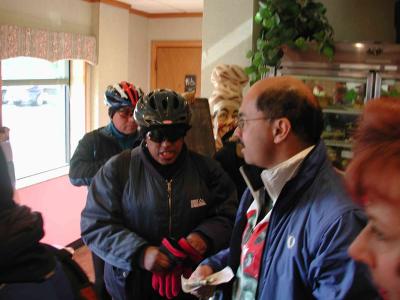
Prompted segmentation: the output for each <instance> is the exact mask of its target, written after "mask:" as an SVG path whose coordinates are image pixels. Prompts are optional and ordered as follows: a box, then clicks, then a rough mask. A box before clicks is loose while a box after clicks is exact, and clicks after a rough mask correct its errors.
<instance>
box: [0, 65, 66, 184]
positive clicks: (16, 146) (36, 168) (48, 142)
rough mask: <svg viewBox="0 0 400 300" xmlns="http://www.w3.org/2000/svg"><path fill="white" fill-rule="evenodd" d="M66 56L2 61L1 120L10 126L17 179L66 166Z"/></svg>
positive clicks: (4, 124)
mask: <svg viewBox="0 0 400 300" xmlns="http://www.w3.org/2000/svg"><path fill="white" fill-rule="evenodd" d="M69 65H70V64H69V62H68V61H65V60H63V61H57V62H54V63H52V62H49V61H47V60H43V59H37V58H28V57H17V58H10V59H5V60H2V61H1V75H2V76H1V77H2V96H3V97H2V99H3V100H2V104H1V105H2V120H3V126H7V127H8V128H10V142H11V146H12V151H13V160H14V167H15V175H16V179H17V187H18V180H21V179H24V178H28V177H31V176H34V175H38V174H43V173H45V172H48V171H51V170H57V169H60V168H63V167H66V166H67V165H68V163H69V159H70V130H69V128H70V111H69V107H70V103H69V94H70V93H69V90H70V89H69V82H70V76H69V74H70V72H69Z"/></svg>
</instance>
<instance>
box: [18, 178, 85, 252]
mask: <svg viewBox="0 0 400 300" xmlns="http://www.w3.org/2000/svg"><path fill="white" fill-rule="evenodd" d="M86 194H87V188H86V187H79V188H78V187H75V186H73V185H71V183H70V182H69V178H68V176H62V177H58V178H55V179H52V180H48V181H45V182H42V183H39V184H35V185H32V186H29V187H26V188H21V189H18V190H17V192H16V200H17V202H18V203H19V204H21V205H26V206H29V207H30V208H32V210H33V211H38V212H40V213H42V216H43V220H44V229H45V236H44V238H43V239H42V242H44V243H48V244H52V245H58V246H65V245H67V244H69V243H71V242H73V241H75V240H77V239H79V238H80V228H79V222H80V216H81V211H82V209H83V207H84V205H85V203H86Z"/></svg>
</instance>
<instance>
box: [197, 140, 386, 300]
mask: <svg viewBox="0 0 400 300" xmlns="http://www.w3.org/2000/svg"><path fill="white" fill-rule="evenodd" d="M252 201H253V199H252V196H251V194H250V192H249V190H248V189H247V190H246V192H245V193H244V194H243V197H242V200H241V204H240V207H239V210H238V213H237V216H236V223H235V227H234V229H233V233H232V239H231V243H230V248H229V249H226V250H223V251H221V252H219V253H218V254H217V255H215V256H213V257H211V258H209V259H208V260H206V261H205V262H203V263H202V264H209V265H211V266H212V267H213V269H214V270H220V269H222V268H223V267H225V266H226V265H230V266H231V268H232V269H233V270H234V271H236V270H237V268H238V266H239V261H240V249H241V237H242V232H243V229H244V226H245V225H246V211H247V209H248V207H249V206H250V204H251V203H252ZM365 224H366V217H365V215H364V213H363V212H362V211H361V210H360V209H359V208H358V207H357V206H356V205H355V204H354V203H353V202H352V201H351V200H350V199H349V197H348V195H347V194H346V192H345V189H344V187H343V183H342V178H340V177H339V175H338V174H337V173H336V171H335V170H334V169H333V168H332V166H331V163H330V162H329V161H328V159H327V157H326V148H325V146H324V144H323V142H320V143H319V144H318V145H317V146H316V147H315V148H314V149H313V151H312V152H311V153H310V154H309V155H308V156H307V157H306V159H305V160H304V161H303V163H302V165H301V167H300V170H299V172H298V174H297V175H296V176H295V177H294V178H293V179H291V180H290V181H288V182H287V183H286V185H285V186H284V188H283V190H282V192H281V194H280V195H279V198H278V200H277V202H276V204H275V206H274V208H273V211H272V214H271V218H270V223H269V226H268V232H267V236H266V240H265V242H266V244H265V247H264V253H263V259H262V267H261V271H260V278H259V282H258V290H257V299H268V300H273V299H285V300H287V299H302V300H303V299H315V298H316V299H324V300H325V299H379V296H378V293H377V292H376V290H375V288H374V286H373V284H372V282H371V279H370V276H369V273H368V271H367V268H366V267H365V266H364V265H361V264H359V263H356V262H355V261H353V260H352V259H351V258H350V257H349V255H348V254H347V249H348V247H349V245H350V244H351V242H352V241H353V240H354V238H355V237H356V236H357V235H358V233H359V232H360V231H361V229H362V228H363V227H364V226H365ZM225 298H227V297H225Z"/></svg>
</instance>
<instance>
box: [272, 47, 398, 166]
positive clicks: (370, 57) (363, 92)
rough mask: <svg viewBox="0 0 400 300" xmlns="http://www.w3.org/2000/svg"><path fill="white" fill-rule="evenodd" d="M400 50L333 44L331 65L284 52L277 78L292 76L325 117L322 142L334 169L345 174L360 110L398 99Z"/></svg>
mask: <svg viewBox="0 0 400 300" xmlns="http://www.w3.org/2000/svg"><path fill="white" fill-rule="evenodd" d="M399 49H400V47H399V46H393V45H390V46H386V47H385V46H384V45H376V44H366V43H364V44H360V43H357V44H337V45H336V54H335V59H334V60H333V61H328V60H327V59H326V58H324V57H322V56H321V55H319V54H317V53H315V52H312V51H307V52H299V51H295V50H291V49H285V50H284V52H285V55H284V58H283V60H282V64H281V67H280V68H279V69H278V70H277V75H278V76H281V75H291V76H295V77H297V78H299V79H301V80H303V81H304V82H305V83H306V84H307V85H308V86H309V87H310V89H311V90H312V91H313V94H314V95H315V96H316V98H317V99H318V101H319V104H320V106H321V108H322V111H323V114H324V130H323V133H322V138H323V139H324V141H325V144H326V146H327V150H328V156H329V157H330V159H331V160H332V162H333V165H334V166H335V167H336V168H338V169H340V170H345V168H346V166H347V164H348V163H349V161H350V160H351V158H352V157H353V153H352V141H351V139H352V134H353V130H354V128H355V126H356V122H357V119H358V117H359V115H360V114H361V111H362V108H363V106H364V104H365V103H366V102H367V101H370V100H371V99H373V98H375V97H379V96H381V95H382V96H385V95H388V96H399V95H400V76H399V72H398V67H397V66H398V65H399V61H398V60H399V55H398V54H400V50H399ZM385 50H387V51H385Z"/></svg>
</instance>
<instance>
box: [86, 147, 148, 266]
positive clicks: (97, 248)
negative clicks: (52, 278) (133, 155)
mask: <svg viewBox="0 0 400 300" xmlns="http://www.w3.org/2000/svg"><path fill="white" fill-rule="evenodd" d="M129 161H130V151H124V152H122V153H121V154H119V155H117V156H114V157H113V158H111V159H110V160H109V161H107V163H106V164H105V165H104V166H103V168H101V169H100V171H99V172H98V173H97V174H96V176H95V177H94V178H93V181H92V184H91V185H90V188H89V193H88V197H87V201H86V206H85V208H84V209H83V211H82V216H81V235H82V239H83V241H84V242H85V243H86V245H88V246H89V248H90V249H91V250H92V251H93V252H94V253H96V254H97V255H98V256H99V257H101V258H102V259H103V260H104V261H106V262H107V263H109V264H111V265H113V266H115V267H118V268H121V269H124V270H127V271H130V270H132V267H133V264H134V263H136V262H137V257H138V255H139V252H140V250H141V248H142V247H143V246H145V245H147V241H146V240H144V239H143V238H142V237H140V236H139V235H137V234H136V233H135V232H132V231H130V230H129V229H128V228H126V227H125V225H124V223H123V211H122V205H121V199H122V195H123V192H124V188H125V185H126V182H127V180H128V178H127V176H128V175H127V174H128V170H129Z"/></svg>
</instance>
